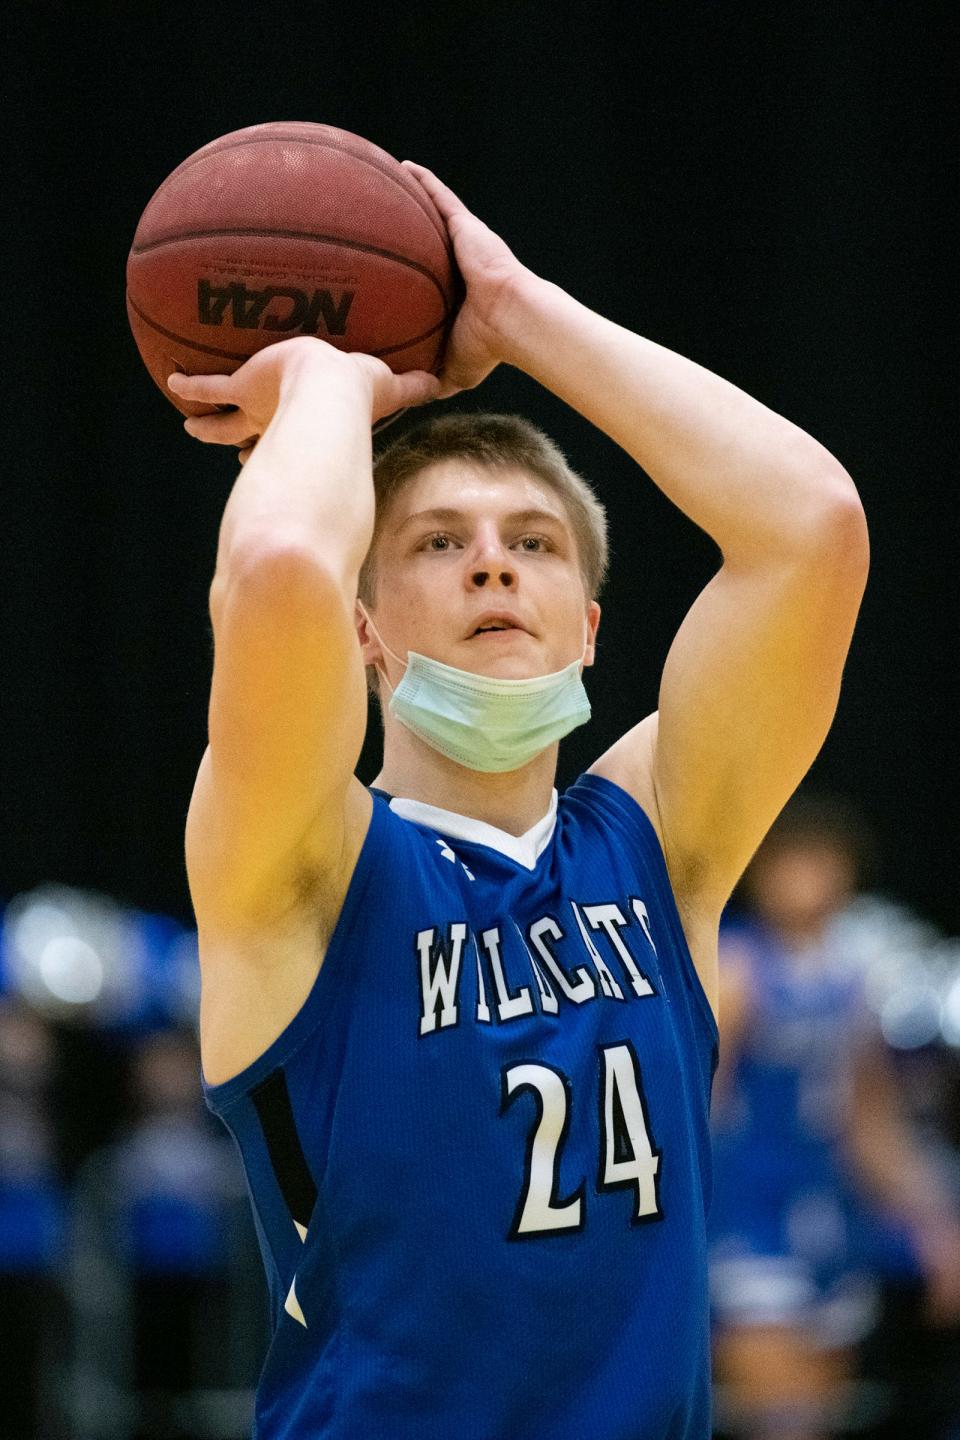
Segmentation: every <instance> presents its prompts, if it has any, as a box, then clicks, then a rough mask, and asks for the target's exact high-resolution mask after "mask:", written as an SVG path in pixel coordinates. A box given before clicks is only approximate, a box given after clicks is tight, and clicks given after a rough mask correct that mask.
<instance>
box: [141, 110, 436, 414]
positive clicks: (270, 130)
mask: <svg viewBox="0 0 960 1440" xmlns="http://www.w3.org/2000/svg"><path fill="white" fill-rule="evenodd" d="M459 285H460V281H459V276H458V274H457V271H456V266H455V262H454V260H453V253H452V249H451V246H450V240H449V237H448V235H447V230H446V226H445V224H444V221H443V219H442V218H441V216H440V214H439V212H438V211H437V209H436V207H435V206H434V204H433V202H432V201H431V199H430V198H429V196H428V195H427V194H426V193H425V192H424V190H423V189H422V187H421V186H420V185H419V184H418V183H417V181H416V180H415V179H414V178H413V176H412V175H410V174H409V173H408V172H407V171H406V170H405V169H404V168H403V166H402V165H401V164H400V163H399V162H398V161H397V160H394V158H393V157H392V156H391V155H388V154H387V153H386V151H384V150H381V149H379V147H378V146H376V145H372V144H371V143H370V141H368V140H364V139H362V138H361V137H360V136H359V135H352V134H350V133H349V131H346V130H338V129H335V128H334V127H333V126H330V125H316V124H310V123H306V122H276V123H271V124H266V125H251V126H249V127H248V128H246V129H244V130H235V131H233V132H232V133H231V134H229V135H223V136H221V137H220V139H219V140H214V141H212V142H211V143H210V144H209V145H205V146H204V147H203V148H202V149H200V150H197V151H196V152H195V154H193V155H191V156H189V157H188V158H187V159H186V160H184V162H183V164H182V165H179V166H178V167H177V169H176V170H174V171H173V173H172V174H171V175H170V176H169V177H168V178H167V179H166V180H165V181H164V182H163V184H162V185H161V186H160V188H159V190H157V192H156V194H155V195H154V196H153V198H152V199H151V200H150V203H149V204H148V205H147V208H146V209H145V210H144V212H143V215H142V216H141V217H140V223H139V224H138V226H137V230H136V234H135V235H134V238H133V245H132V247H131V250H130V255H129V258H128V261H127V314H128V316H129V318H130V326H131V329H132V330H133V335H134V339H135V340H136V342H137V347H138V349H139V351H140V354H141V356H142V357H143V361H144V364H145V365H146V367H147V369H148V370H149V372H150V374H151V376H152V377H153V379H154V380H155V381H156V383H157V385H158V386H159V387H160V389H161V390H162V391H163V393H164V394H165V395H166V396H167V398H168V400H170V401H171V402H172V403H173V404H174V405H176V407H177V409H178V410H180V411H181V412H182V413H183V414H185V415H190V414H199V413H203V412H204V411H208V410H209V409H210V407H209V406H207V405H198V404H196V403H193V402H190V401H186V400H183V399H181V398H178V397H177V396H175V395H173V394H172V393H171V391H170V390H169V389H168V388H167V376H168V375H170V374H172V373H173V372H174V371H177V370H179V371H183V372H185V373H187V374H191V375H197V374H230V373H232V372H233V371H234V370H236V369H238V368H239V366H241V365H242V364H243V362H244V361H245V360H247V359H249V357H250V356H251V355H253V354H254V353H255V352H256V351H258V350H262V349H263V348H264V347H265V346H267V345H272V344H275V343H276V342H277V341H280V340H285V339H288V338H290V337H292V336H294V335H317V336H319V337H320V338H321V339H322V340H326V341H328V342H329V343H330V344H331V345H335V346H337V348H338V349H340V350H354V351H362V352H364V353H366V354H368V355H376V356H379V357H380V358H381V359H382V360H384V361H385V362H386V363H387V364H388V365H389V366H390V368H391V369H392V370H394V371H395V372H398V373H399V372H402V371H405V370H430V371H433V372H434V373H436V372H437V371H438V370H439V367H440V363H441V360H442V357H443V348H444V344H445V342H446V338H447V334H448V332H449V329H450V326H451V324H452V322H453V319H454V315H455V312H456V308H457V303H458V296H459Z"/></svg>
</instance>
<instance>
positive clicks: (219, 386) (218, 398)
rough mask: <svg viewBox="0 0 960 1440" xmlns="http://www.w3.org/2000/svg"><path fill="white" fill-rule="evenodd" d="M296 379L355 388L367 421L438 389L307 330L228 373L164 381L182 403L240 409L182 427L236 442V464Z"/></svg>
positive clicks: (428, 379)
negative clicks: (362, 400)
mask: <svg viewBox="0 0 960 1440" xmlns="http://www.w3.org/2000/svg"><path fill="white" fill-rule="evenodd" d="M307 377H309V379H308V378H307ZM301 383H313V384H317V385H320V386H329V387H331V388H333V387H335V386H336V387H340V386H344V385H346V386H347V387H350V386H355V387H360V388H361V390H362V391H364V392H365V393H366V398H367V401H368V403H369V405H370V421H371V424H373V423H375V422H376V421H377V420H381V419H382V418H383V417H384V416H385V415H391V414H392V413H393V412H394V411H395V410H404V409H407V408H409V407H410V406H412V405H425V404H427V403H428V402H429V401H430V400H435V399H436V398H437V393H438V391H439V388H440V385H439V381H438V380H437V378H436V376H435V375H430V374H428V373H427V372H426V371H425V370H408V371H407V372H406V373H405V374H403V375H395V374H394V373H393V371H392V370H391V369H390V367H389V366H388V365H385V364H384V362H383V361H382V360H378V359H376V357H375V356H373V355H361V354H359V353H356V352H348V351H344V350H337V349H335V347H334V346H333V345H328V344H327V342H326V341H325V340H319V339H316V338H314V337H313V336H309V335H300V336H296V337H295V338H294V339H292V340H280V341H277V342H276V344H273V345H267V346H266V347H265V349H263V350H258V351H257V353H256V354H255V355H251V356H250V359H249V360H246V361H245V362H244V363H243V364H242V365H241V366H240V368H239V370H235V371H234V372H233V374H232V375H183V374H181V373H179V372H178V373H176V374H173V375H171V376H170V377H169V379H168V381H167V384H168V385H169V387H170V389H171V390H172V391H173V393H174V394H175V395H179V396H180V397H181V398H182V399H184V400H195V401H198V402H199V403H201V404H204V405H235V406H236V407H237V408H236V409H235V410H231V411H229V412H228V413H226V414H220V415H191V416H189V417H188V418H187V419H186V420H185V421H184V429H185V430H186V431H187V433H188V434H189V435H192V436H193V437H194V438H195V439H197V440H203V441H205V442H206V443H207V444H212V445H234V446H237V447H239V449H240V452H241V454H240V459H241V462H242V461H243V460H245V459H246V457H247V455H249V453H250V451H251V449H252V448H253V446H254V445H255V444H256V442H257V440H258V439H259V437H260V436H261V435H262V434H263V432H264V431H265V430H266V428H267V426H268V425H269V424H270V421H271V420H272V419H273V416H274V414H275V413H276V410H277V407H278V405H279V404H280V402H281V400H282V399H284V398H285V396H286V395H288V394H289V393H290V392H291V391H292V388H293V387H294V386H296V385H300V384H301Z"/></svg>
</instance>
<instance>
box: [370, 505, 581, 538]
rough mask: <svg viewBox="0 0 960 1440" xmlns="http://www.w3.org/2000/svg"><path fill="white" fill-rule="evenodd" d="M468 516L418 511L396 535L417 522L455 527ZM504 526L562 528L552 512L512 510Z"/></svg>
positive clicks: (455, 512)
mask: <svg viewBox="0 0 960 1440" xmlns="http://www.w3.org/2000/svg"><path fill="white" fill-rule="evenodd" d="M469 519H470V516H469V515H468V514H467V512H466V511H465V510H452V509H450V508H449V507H440V508H438V509H436V510H418V511H417V512H416V513H415V514H413V515H408V516H407V518H406V520H404V521H402V522H401V524H400V525H398V526H397V530H396V533H397V534H398V535H399V534H400V532H401V531H402V530H406V529H407V527H408V526H409V525H413V524H414V523H415V522H417V521H419V522H420V523H421V524H424V523H427V522H430V523H431V524H437V525H456V524H459V523H461V522H463V521H469ZM503 521H504V524H506V525H532V524H538V525H542V524H544V523H547V524H553V525H559V526H560V527H561V528H563V527H564V520H563V516H562V515H557V514H556V513H555V512H554V511H553V510H513V511H511V512H510V514H509V515H504V517H503Z"/></svg>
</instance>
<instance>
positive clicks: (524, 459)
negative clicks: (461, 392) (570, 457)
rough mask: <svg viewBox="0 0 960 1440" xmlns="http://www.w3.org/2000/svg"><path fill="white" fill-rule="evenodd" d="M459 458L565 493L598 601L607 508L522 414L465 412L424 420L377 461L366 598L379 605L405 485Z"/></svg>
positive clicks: (587, 584)
mask: <svg viewBox="0 0 960 1440" xmlns="http://www.w3.org/2000/svg"><path fill="white" fill-rule="evenodd" d="M461 459H462V460H470V461H472V462H473V463H474V464H475V465H480V466H486V467H487V468H488V469H490V470H508V469H511V470H512V469H519V470H526V471H527V472H528V473H529V474H531V475H533V476H535V477H536V478H537V479H538V480H542V481H543V482H544V484H546V485H548V486H549V488H550V489H551V490H552V491H553V492H554V493H555V494H556V495H558V496H559V497H560V499H561V501H562V502H563V506H564V509H565V510H566V512H567V516H568V518H569V520H570V524H571V526H572V528H573V533H574V536H575V538H576V542H577V557H578V560H579V563H580V573H581V575H582V576H583V585H584V589H585V591H586V593H587V597H588V599H591V600H595V599H596V598H597V596H598V595H599V593H600V589H601V587H602V585H603V582H604V580H605V578H606V574H607V562H608V546H607V512H606V510H605V509H604V507H603V506H602V505H601V503H600V501H599V500H598V499H597V497H596V495H595V494H594V493H593V491H592V490H591V488H590V486H589V485H588V484H587V482H586V480H584V479H583V478H582V477H581V476H580V475H577V474H576V472H575V471H573V470H571V468H570V466H569V465H568V464H567V461H566V459H565V457H564V455H563V453H562V452H561V450H560V449H559V447H558V446H557V445H555V444H554V442H553V441H552V440H551V439H550V438H549V437H548V436H546V435H544V433H543V431H542V430H538V429H537V427H536V425H531V423H530V421H529V420H524V419H523V418H522V416H520V415H492V414H487V413H479V414H470V413H467V412H459V413H456V414H448V415H437V416H434V417H433V418H431V419H429V420H424V421H421V423H420V424H419V425H416V426H414V428H413V429H412V430H409V431H407V433H406V434H405V435H403V436H401V438H400V439H399V440H395V441H394V442H393V444H392V445H389V446H388V447H387V449H386V450H384V451H383V452H382V453H381V454H380V455H379V456H378V457H377V458H376V460H375V462H374V467H373V489H374V495H375V497H376V518H375V521H374V530H373V539H372V540H371V542H370V549H369V550H368V551H367V555H366V559H365V560H364V562H363V565H362V567H361V570H360V579H359V584H358V594H359V596H360V599H361V600H362V601H363V603H364V604H365V605H370V606H372V605H373V604H374V597H375V593H376V585H377V567H376V550H377V541H378V539H379V538H380V536H381V534H382V533H383V527H384V523H385V521H386V517H387V515H388V514H389V512H390V510H391V508H392V506H393V503H394V501H395V500H396V498H397V496H398V495H399V494H400V492H401V490H403V489H404V487H405V486H406V485H408V484H409V483H410V482H411V481H412V480H414V479H415V478H416V476H417V475H419V474H420V472H421V471H422V470H426V469H427V467H428V466H430V465H435V464H437V463H438V462H439V461H441V460H461Z"/></svg>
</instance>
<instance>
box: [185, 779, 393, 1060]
mask: <svg viewBox="0 0 960 1440" xmlns="http://www.w3.org/2000/svg"><path fill="white" fill-rule="evenodd" d="M205 760H206V757H205ZM209 785H210V782H209V775H207V776H205V775H204V766H203V765H201V768H200V773H199V774H198V777H197V787H196V788H195V790H194V798H193V801H192V803H191V807H190V814H189V817H188V822H187V846H186V849H187V871H188V877H189V881H190V889H191V895H192V898H193V905H194V911H195V914H196V918H197V932H198V941H199V952H200V971H201V1005H200V1012H201V1013H200V1032H201V1035H200V1038H201V1050H202V1055H203V1068H204V1074H205V1076H206V1078H207V1080H208V1081H209V1082H210V1083H211V1084H219V1083H221V1082H222V1081H224V1080H227V1079H229V1078H231V1077H232V1076H233V1075H235V1074H237V1073H238V1072H239V1071H240V1070H242V1069H244V1068H245V1067H246V1066H247V1065H250V1064H251V1063H252V1062H253V1061H254V1060H256V1059H257V1057H258V1056H259V1055H261V1054H262V1053H263V1052H264V1050H266V1049H267V1047H268V1046H269V1045H271V1044H272V1043H273V1041H274V1040H276V1039H277V1037H278V1036H279V1035H280V1034H282V1032H283V1031H284V1029H286V1027H287V1025H289V1023H290V1021H291V1020H292V1019H293V1018H294V1016H295V1015H296V1014H297V1012H298V1011H299V1010H300V1008H301V1006H302V1005H303V1003H304V1001H305V1000H306V998H307V996H308V995H309V993H310V990H311V989H312V987H313V984H314V982H315V980H316V978H317V975H318V974H319V972H320V967H321V965H322V964H323V959H324V956H325V954H326V948H327V945H328V943H329V940H330V936H331V935H332V933H333V930H334V928H335V926H336V923H337V919H338V918H339V915H340V911H341V909H342V907H343V902H344V899H345V897H346V894H347V890H348V889H349V886H350V882H351V879H352V878H353V872H354V869H355V868H356V863H357V860H358V858H359V855H360V851H361V850H362V848H363V843H364V840H365V839H366V834H367V830H368V828H369V824H370V818H371V813H372V798H371V796H370V793H369V791H368V790H366V789H365V788H364V787H363V786H362V785H361V784H360V783H359V781H357V780H353V781H352V782H351V784H350V785H349V786H348V789H347V793H346V796H345V798H344V803H343V814H342V818H341V820H340V823H339V824H336V823H331V820H330V817H329V816H327V817H323V819H322V820H318V822H317V824H316V825H314V826H312V827H311V828H310V830H309V831H308V833H307V834H306V835H305V836H304V838H303V841H302V843H301V844H300V845H299V846H298V847H297V848H296V850H295V851H294V852H293V853H291V854H290V856H289V857H287V858H286V859H285V860H284V861H283V862H282V863H280V864H278V865H277V866H276V867H275V870H274V873H273V875H272V876H271V877H270V878H269V880H268V881H267V882H266V883H265V884H264V885H263V887H262V889H261V890H260V891H258V893H257V894H255V895H249V896H243V897H241V896H238V895H237V894H236V892H235V891H234V890H231V887H230V883H229V877H227V876H225V875H223V874H222V873H221V867H222V866H223V865H224V864H228V863H229V854H228V852H229V846H226V847H225V846H224V840H223V836H222V835H221V834H220V833H219V830H218V826H219V816H218V814H217V809H216V804H215V800H214V799H213V798H212V797H211V795H210V793H209Z"/></svg>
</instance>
